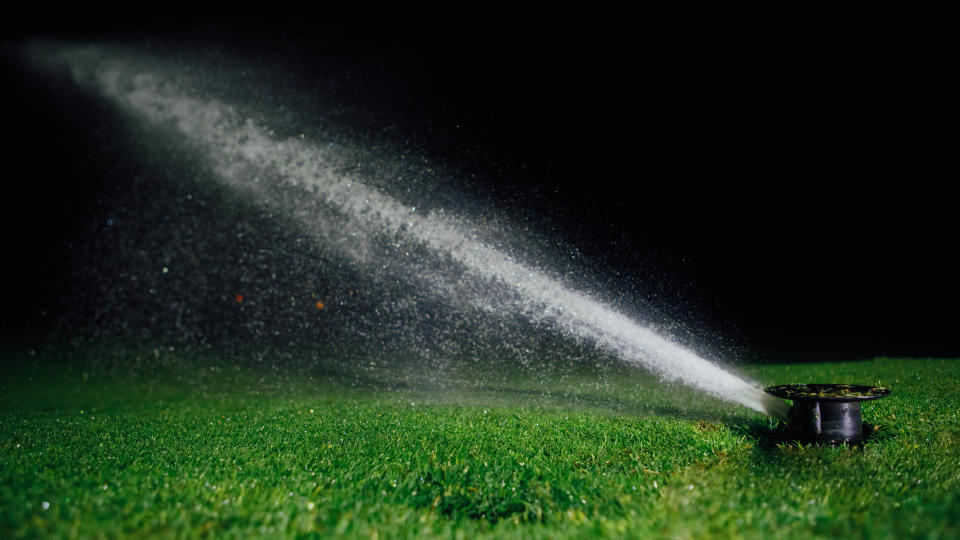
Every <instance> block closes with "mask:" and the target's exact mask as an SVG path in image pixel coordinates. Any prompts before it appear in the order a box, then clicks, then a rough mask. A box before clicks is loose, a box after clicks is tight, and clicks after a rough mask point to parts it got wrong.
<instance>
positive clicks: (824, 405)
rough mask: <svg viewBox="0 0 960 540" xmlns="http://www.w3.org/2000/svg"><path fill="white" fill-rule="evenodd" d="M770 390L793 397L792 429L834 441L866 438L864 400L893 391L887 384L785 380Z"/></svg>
mask: <svg viewBox="0 0 960 540" xmlns="http://www.w3.org/2000/svg"><path fill="white" fill-rule="evenodd" d="M766 392H767V393H768V394H771V395H774V396H777V397H780V398H784V399H789V400H792V401H793V406H792V407H791V408H790V410H789V411H788V412H787V416H788V417H789V420H790V427H789V428H788V429H789V430H790V431H791V432H792V433H793V434H795V435H796V436H797V438H799V439H802V440H806V441H809V442H826V443H833V444H840V443H846V444H856V443H858V442H860V441H862V440H863V421H862V419H861V415H860V403H861V402H862V401H867V400H871V399H880V398H882V397H886V396H888V395H890V390H888V389H887V388H880V387H877V386H861V385H851V384H781V385H778V386H770V387H768V388H766Z"/></svg>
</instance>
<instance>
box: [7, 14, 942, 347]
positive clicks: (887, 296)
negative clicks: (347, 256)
mask: <svg viewBox="0 0 960 540" xmlns="http://www.w3.org/2000/svg"><path fill="white" fill-rule="evenodd" d="M339 17H341V16H339V15H337V16H335V15H332V14H331V15H330V16H329V17H326V18H323V19H317V20H313V19H311V20H309V21H306V22H305V21H303V20H300V21H290V20H286V21H283V22H274V23H270V24H265V23H260V22H257V21H253V20H231V21H221V20H218V19H217V18H215V17H198V18H197V19H195V20H186V21H185V20H180V19H174V18H172V17H171V18H169V19H160V20H153V21H150V22H148V23H144V22H137V21H118V20H117V19H116V17H114V18H110V17H107V18H103V17H100V16H98V15H96V14H90V13H76V14H68V15H64V16H62V17H60V18H58V19H56V20H49V19H41V18H39V17H33V18H29V17H26V18H23V19H20V20H15V19H13V18H11V19H8V20H7V21H6V22H5V23H4V28H3V31H4V34H5V35H4V40H5V41H6V42H7V43H16V42H18V41H19V40H22V39H25V38H29V37H33V36H37V35H41V36H45V37H51V38H65V39H77V40H85V39H96V40H103V39H107V40H118V41H124V40H128V39H141V38H144V37H147V38H150V37H157V38H158V39H162V40H167V41H169V40H173V41H177V40H182V41H183V43H185V44H186V45H185V46H191V47H204V46H208V47H218V48H221V49H222V50H225V51H228V52H230V53H236V54H239V55H245V54H246V55H268V56H270V55H275V56H276V57H277V58H282V59H284V61H285V62H289V64H290V65H291V66H296V69H297V70H300V74H301V76H303V74H304V73H303V72H306V73H307V78H308V76H309V72H310V70H311V69H321V68H320V67H318V66H319V62H316V63H315V62H314V60H315V59H318V58H323V59H327V60H329V59H330V58H334V59H336V61H337V63H338V65H340V66H342V67H343V68H344V69H347V70H352V71H353V72H356V73H357V74H358V76H357V77H356V80H357V81H358V82H357V86H356V88H355V89H353V88H347V89H346V90H344V92H343V94H342V98H343V99H345V100H347V101H351V100H352V102H353V103H354V104H355V105H356V107H358V108H361V109H362V108H364V107H368V108H369V109H370V111H371V113H370V114H371V115H373V116H375V117H376V118H377V122H384V123H391V124H396V125H399V126H402V130H403V132H404V133H406V134H409V135H412V136H415V137H417V138H418V140H420V141H421V142H422V144H423V145H424V148H425V149H426V150H427V151H428V152H430V153H432V154H435V155H439V156H444V157H445V159H448V160H451V161H453V162H456V163H459V164H461V165H462V166H463V167H464V168H465V169H466V170H476V171H482V172H484V173H485V175H484V177H483V178H484V180H483V185H482V186H474V187H473V188H474V189H479V191H482V192H486V193H491V194H494V195H491V200H493V201H496V200H497V199H498V197H497V195H496V194H497V193H503V194H505V196H510V197H515V196H517V195H519V196H520V200H521V202H519V203H515V204H517V205H519V211H523V212H532V213H535V214H537V215H539V216H542V217H543V219H544V220H545V221H549V222H551V223H553V224H554V225H555V226H556V227H557V229H558V232H559V234H561V235H563V236H564V237H565V238H567V239H569V241H570V242H572V243H573V244H575V245H578V246H581V247H582V249H583V252H584V256H585V257H595V258H596V259H597V260H598V261H602V268H604V269H605V271H611V272H622V273H624V274H629V273H630V272H631V270H632V269H635V268H636V267H637V265H641V266H642V267H643V269H644V272H643V275H644V276H650V275H657V276H660V277H659V278H658V279H657V281H658V284H657V285H656V286H655V287H654V288H659V293H660V294H662V295H663V296H664V297H666V298H667V299H668V300H669V299H672V302H673V304H674V305H679V306H683V309H696V310H697V311H698V317H701V318H704V319H705V320H707V323H708V324H709V325H711V326H713V327H714V328H718V329H719V330H720V332H721V333H728V334H734V335H736V336H738V339H742V340H743V341H744V342H745V343H747V344H748V345H749V346H750V347H751V348H752V349H753V350H754V351H756V352H757V353H758V354H759V355H760V356H761V357H764V358H767V359H775V358H790V359H818V358H827V357H829V358H855V357H865V356H871V355H884V354H889V355H915V356H920V355H943V356H958V355H960V345H958V343H957V340H956V339H955V337H954V335H955V329H954V328H955V325H954V322H955V320H956V315H955V312H956V306H957V301H958V300H960V289H958V287H957V285H956V282H955V277H954V275H955V268H956V266H955V255H954V254H955V251H956V217H955V214H954V212H955V206H956V198H955V195H953V190H952V189H951V188H952V184H953V183H955V181H956V180H955V178H956V172H955V170H954V169H953V168H952V167H950V168H948V167H947V166H946V165H947V164H948V163H947V162H948V160H947V159H946V158H947V149H946V144H947V143H946V141H947V139H946V138H945V137H944V136H943V135H942V131H943V130H944V126H943V125H942V124H943V123H944V121H943V120H942V115H943V113H942V106H941V102H940V97H941V96H940V92H942V90H941V88H942V77H943V75H942V73H943V66H942V65H941V64H940V63H939V61H938V60H937V57H938V56H937V55H938V53H937V45H936V43H935V41H936V40H935V38H936V36H924V35H923V32H922V31H921V32H917V30H916V29H915V28H909V29H908V28H906V27H902V28H901V27H899V26H896V25H895V26H892V27H891V26H889V25H887V26H884V27H882V28H876V29H874V27H872V26H871V25H870V24H868V22H865V21H862V20H859V21H858V20H854V19H849V18H841V19H840V20H836V21H834V22H833V23H831V24H828V25H827V24H821V25H817V26H809V25H805V24H798V25H790V26H788V25H787V24H785V23H784V22H783V21H782V20H781V19H777V18H773V19H771V20H768V21H766V22H765V23H764V24H757V23H755V22H751V21H741V23H740V24H736V25H734V24H731V23H730V21H726V20H724V21H720V20H715V19H712V18H711V17H710V16H709V14H706V15H704V16H701V17H699V18H697V19H696V20H693V19H690V18H687V17H683V16H681V17H679V18H672V19H669V20H665V19H662V18H660V17H655V16H650V17H639V16H638V17H637V18H631V19H627V18H624V17H619V16H617V15H616V14H611V15H609V16H603V17H598V18H588V19H581V18H579V17H578V16H577V15H576V14H571V15H570V16H568V17H567V18H565V19H563V20H547V19H542V18H538V17H528V18H522V19H521V18H517V17H513V16H506V15H504V14H501V15H498V16H493V17H487V18H479V17H462V16H454V15H451V16H450V17H448V18H446V19H444V20H436V19H420V18H418V17H417V16H415V15H411V16H408V18H405V19H402V22H401V20H398V19H393V20H391V18H390V17H389V16H385V17H384V19H383V20H380V21H377V22H370V21H358V20H356V19H353V20H347V19H342V18H339ZM343 17H349V16H343ZM734 18H736V17H734ZM411 19H412V20H411ZM903 24H904V25H908V24H909V23H906V22H904V23H903ZM4 60H5V61H4V76H3V77H4V81H5V84H4V86H5V88H4V92H5V93H6V94H7V95H6V96H5V99H4V102H5V103H6V104H7V107H6V111H5V122H4V125H5V132H6V135H7V137H8V138H7V141H6V142H5V143H4V148H5V152H4V153H5V156H4V162H5V165H6V172H5V174H4V180H3V187H2V199H3V202H2V212H3V215H2V227H3V230H4V231H5V232H4V237H5V242H4V244H5V246H4V254H3V257H2V259H3V260H4V263H3V270H2V275H0V279H2V283H3V284H4V285H3V286H4V289H5V290H6V294H5V295H4V296H5V298H4V308H3V310H2V314H3V315H2V316H3V319H2V324H3V338H4V340H5V341H6V342H8V343H33V342H34V341H36V340H39V339H41V338H43V337H44V336H46V335H47V334H48V333H49V332H50V330H51V325H50V323H49V320H50V319H51V317H50V314H49V313H47V311H48V310H50V309H57V306H60V305H61V303H62V301H63V295H64V294H65V293H64V290H65V286H64V285H63V282H64V280H66V279H67V276H68V275H69V265H70V260H71V257H73V255H72V254H71V253H70V247H69V246H70V242H72V241H73V240H74V239H75V238H76V235H77V234H78V233H77V230H78V227H81V225H82V224H83V223H85V222H86V221H87V220H88V218H89V214H88V212H89V211H90V208H92V207H93V206H94V205H95V204H96V200H97V199H98V197H99V196H100V192H101V191H102V190H103V189H106V188H107V186H103V185H102V183H103V180H102V179H101V178H100V177H99V176H98V175H97V174H96V171H97V168H96V167H86V166H85V164H88V163H89V160H90V155H91V153H95V149H94V148H91V147H90V145H91V144H92V143H90V142H89V141H87V140H86V138H85V134H84V133H83V127H82V126H83V118H82V114H83V113H77V112H76V109H75V108H74V106H76V105H77V103H76V102H70V101H63V100H62V96H61V94H58V93H56V92H55V91H51V90H44V89H40V88H38V87H37V84H36V81H33V80H30V78H29V77H27V76H26V75H25V74H24V72H23V71H22V70H20V69H19V68H18V66H17V64H16V62H15V61H14V60H12V59H11V56H10V55H5V57H4ZM315 64H316V65H315ZM324 65H329V62H326V63H325V64H324ZM65 118H68V119H65ZM91 129H93V128H91ZM78 171H83V172H81V173H80V176H79V177H78ZM691 306H694V307H691ZM681 311H682V310H681ZM680 315H681V316H682V313H681V314H680Z"/></svg>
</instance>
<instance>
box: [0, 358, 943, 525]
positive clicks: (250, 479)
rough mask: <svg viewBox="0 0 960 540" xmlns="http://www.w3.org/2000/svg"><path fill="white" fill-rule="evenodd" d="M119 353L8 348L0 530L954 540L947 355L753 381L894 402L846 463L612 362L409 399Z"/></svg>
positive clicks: (364, 380) (389, 378) (379, 382)
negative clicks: (842, 388) (600, 370)
mask: <svg viewBox="0 0 960 540" xmlns="http://www.w3.org/2000/svg"><path fill="white" fill-rule="evenodd" d="M136 356H138V355H135V354H133V353H121V354H119V355H117V354H116V353H114V355H113V356H112V358H111V359H110V360H109V361H102V360H101V361H91V360H90V358H89V357H87V358H84V359H70V360H69V361H66V360H64V359H63V358H61V357H59V356H58V357H53V356H44V355H38V356H28V355H21V354H20V353H15V354H7V358H6V362H5V363H4V364H3V367H2V369H3V372H2V377H0V380H2V382H0V386H2V396H0V536H3V537H35V536H51V535H52V536H63V537H70V536H82V537H89V536H95V537H96V536H106V537H120V536H130V537H143V536H159V537H165V536H178V537H180V536H188V537H192V536H203V535H210V536H217V537H224V536H226V537H231V536H232V537H246V536H250V535H262V534H266V535H269V536H307V537H309V536H317V537H327V536H332V535H345V536H359V537H371V536H374V537H394V536H403V537H409V536H463V537H478V536H489V537H498V538H499V537H504V536H506V537H512V536H523V537H527V536H538V537H551V538H553V537H583V536H634V537H650V536H655V537H660V536H669V537H687V538H703V537H710V536H716V537H724V538H727V537H746V538H758V537H782V538H787V537H794V538H796V537H809V536H822V537H854V538H863V537H924V538H931V537H944V538H949V537H957V536H958V535H960V454H958V450H957V448H958V447H960V445H958V442H960V428H958V420H960V417H958V412H957V411H958V406H960V362H958V361H949V360H931V359H878V360H874V361H867V362H847V363H824V364H802V365H801V364H793V365H790V364H787V365H774V366H754V367H752V368H749V369H748V371H750V372H751V375H752V376H753V377H755V378H756V379H757V380H760V381H762V382H764V383H769V384H775V383H792V382H834V381H835V382H846V383H857V384H870V385H880V386H887V387H889V388H891V389H892V390H893V392H894V393H893V395H891V396H890V397H888V398H885V399H882V400H879V401H876V402H870V403H868V404H865V405H864V418H865V421H866V422H868V423H870V424H871V426H873V427H875V428H876V429H872V433H871V436H870V438H869V439H868V440H867V441H866V442H865V443H864V444H863V445H861V446H858V447H853V448H848V447H831V446H809V445H802V444H798V443H796V442H789V441H786V442H783V441H781V442H777V438H776V437H775V436H773V435H774V434H775V426H774V425H773V424H772V423H771V421H769V420H768V419H766V418H763V417H761V416H759V415H757V414H754V413H752V412H750V411H747V410H745V409H741V408H737V407H732V406H728V405H723V404H720V403H718V402H716V401H715V400H712V399H709V398H704V397H702V396H698V395H697V394H695V393H692V392H687V391H683V390H680V389H676V388H671V387H664V386H663V385H659V384H655V383H654V382H653V381H652V379H650V378H649V377H646V376H643V375H640V374H635V373H631V372H629V371H626V370H623V371H617V372H608V373H606V374H605V375H604V377H602V378H601V379H602V380H601V382H598V380H597V379H596V378H592V377H591V376H590V373H589V372H588V371H583V370H579V371H576V370H575V371H571V372H563V373H552V374H548V375H547V376H544V377H537V378H535V380H534V378H533V377H531V376H530V374H529V373H526V375H524V373H523V372H520V371H517V372H509V371H504V370H501V372H500V373H499V374H498V376H497V377H495V378H493V379H486V380H483V379H481V378H477V377H471V376H470V373H469V372H462V373H457V372H450V373H448V374H447V375H448V376H447V377H445V378H444V379H443V381H444V382H443V383H442V384H441V383H440V382H439V381H440V379H435V380H433V382H432V383H431V384H427V385H417V384H414V383H413V382H411V381H408V382H407V383H406V384H396V380H397V377H396V373H389V372H388V371H369V370H368V371H366V372H364V375H363V376H354V377H352V378H350V377H347V378H345V377H344V375H343V373H334V374H331V373H330V372H329V371H324V370H318V371H315V372H310V371H306V372H305V371H303V370H295V371H290V370H283V369H279V370H278V369H263V368H258V367H255V366H246V367H238V365H235V364H231V363H228V362H225V361H223V360H218V359H214V358H210V357H206V358H204V357H198V356H190V357H187V356H181V355H179V354H177V353H174V352H167V351H165V352H164V354H163V358H162V361H159V360H156V359H153V360H151V359H150V358H144V359H141V360H140V361H136ZM147 356H149V355H147ZM67 362H69V363H67Z"/></svg>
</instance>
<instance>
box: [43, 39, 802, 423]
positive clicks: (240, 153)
mask: <svg viewBox="0 0 960 540" xmlns="http://www.w3.org/2000/svg"><path fill="white" fill-rule="evenodd" d="M52 58H54V59H55V62H59V63H63V64H65V65H66V66H67V67H68V68H69V69H70V70H71V72H72V73H73V75H74V79H75V80H76V81H77V82H78V83H79V84H80V85H82V86H84V87H87V88H91V89H93V90H95V91H96V92H98V93H99V94H101V95H102V96H104V97H106V98H107V99H109V100H110V101H112V102H113V103H114V104H116V105H117V106H118V107H119V108H120V109H121V110H123V111H125V112H126V113H128V114H130V115H131V117H132V118H137V119H140V120H143V121H146V122H147V123H148V124H150V125H152V126H155V127H157V128H162V129H168V130H173V132H175V133H176V134H177V135H178V137H180V138H182V139H183V140H184V141H186V142H187V143H188V144H190V145H192V146H194V147H196V148H197V149H198V150H199V152H198V153H199V154H200V155H202V156H203V157H204V158H205V159H206V160H207V162H208V163H209V165H210V167H211V169H212V170H213V171H214V172H215V177H216V179H217V181H219V182H221V183H223V184H224V185H226V186H229V187H230V188H232V189H235V190H237V191H239V192H243V193H247V194H249V195H251V196H252V197H255V198H256V200H257V201H258V202H259V203H262V204H266V205H272V206H275V207H277V208H284V209H289V208H290V207H291V205H293V212H292V213H293V215H294V216H295V218H296V219H298V222H299V223H300V224H301V225H302V226H303V228H304V230H307V231H309V232H310V234H312V235H313V237H314V239H315V240H316V241H317V242H322V243H323V245H324V246H329V247H330V248H331V249H334V250H337V251H338V252H339V253H340V255H342V256H343V257H345V258H346V259H348V260H352V261H354V262H355V263H356V264H357V265H362V264H369V263H370V261H368V260H366V259H365V258H366V257H367V254H366V252H365V250H364V249H363V247H364V243H365V242H367V243H369V242H372V241H373V240H371V239H372V238H377V237H378V235H380V236H382V235H388V236H390V237H392V238H399V239H402V240H403V241H404V242H405V243H408V244H411V245H416V246H419V247H420V248H421V249H422V251H425V252H428V253H430V254H431V256H432V257H433V258H434V259H441V260H443V261H449V263H450V264H453V265H456V266H457V271H456V272H451V271H449V270H447V272H446V274H445V273H444V272H443V271H442V270H441V271H439V272H438V271H437V269H438V268H441V267H442V266H443V265H439V264H434V265H421V266H420V267H417V266H416V264H414V263H407V262H405V261H404V262H403V264H404V265H405V266H406V265H409V267H410V268H411V269H412V270H411V272H416V274H415V275H414V276H413V277H414V279H416V280H417V281H418V282H419V283H420V284H422V286H423V288H424V290H427V291H430V293H431V294H432V295H433V296H434V297H439V298H444V299H445V300H447V301H449V302H451V303H458V304H459V305H462V306H463V307H464V308H471V309H480V310H488V311H493V310H491V308H490V305H491V299H490V298H489V293H490V291H491V290H494V289H495V290H506V291H507V293H505V294H503V295H502V298H498V299H497V305H498V310H499V311H502V312H506V313H511V314H514V315H519V316H522V317H524V318H526V319H527V320H530V321H534V322H537V323H545V324H547V325H548V326H550V327H552V328H555V329H557V330H559V331H560V332H563V333H564V334H565V335H568V336H572V337H575V338H577V339H582V340H584V341H587V342H589V343H592V344H594V345H595V346H597V347H598V348H600V349H603V350H606V351H609V352H611V353H613V354H615V355H616V356H617V357H619V358H621V359H622V360H623V361H625V362H627V363H630V364H633V365H636V366H638V367H643V368H646V369H649V370H650V371H652V372H654V373H655V374H657V375H658V376H660V377H661V378H662V379H664V380H667V381H675V382H679V383H683V384H685V385H688V386H691V387H694V388H697V389H699V390H701V391H704V392H706V393H708V394H710V395H713V396H716V397H719V398H722V399H725V400H728V401H733V402H736V403H739V404H741V405H744V406H747V407H749V408H751V409H754V410H756V411H759V412H762V413H764V414H767V415H770V416H774V417H777V418H780V419H786V418H787V405H786V403H785V402H783V401H782V400H780V399H777V398H776V397H774V396H773V395H770V394H767V393H764V392H763V390H761V389H760V388H759V387H758V386H757V385H756V384H754V383H752V382H750V381H747V380H745V379H743V378H742V377H740V376H738V375H735V374H733V373H731V372H730V371H727V370H726V369H724V368H722V367H721V366H719V365H718V364H716V363H713V362H711V361H708V360H706V359H704V358H702V357H700V356H698V355H697V354H695V353H694V352H692V351H691V350H689V349H687V348H686V347H683V346H681V345H680V344H678V343H676V342H674V341H672V340H671V339H669V338H667V337H664V336H662V335H660V334H658V333H657V332H655V331H654V330H653V329H651V328H649V327H647V326H645V325H643V324H641V323H640V322H638V321H636V320H634V319H632V318H630V317H629V316H627V315H625V314H623V313H622V312H620V311H618V310H617V309H615V308H614V307H612V306H610V305H606V304H604V303H602V302H600V301H598V300H596V299H594V298H592V297H591V296H589V295H588V294H586V293H584V292H582V291H579V290H576V289H575V288H573V287H572V286H571V285H570V284H567V283H564V282H563V281H562V280H560V279H558V278H556V277H551V276H550V275H549V274H547V273H545V272H544V271H542V270H540V269H539V268H537V267H536V266H535V265H529V264H525V263H524V262H521V261H519V260H517V259H515V258H514V257H511V256H510V255H509V254H508V253H507V252H505V251H503V250H501V249H498V248H497V247H496V246H493V245H490V243H488V242H484V241H483V240H482V238H478V237H477V235H475V234H473V233H472V232H471V231H473V230H474V229H475V227H474V226H473V225H472V224H470V223H465V222H463V221H462V220H459V219H457V218H455V217H453V216H451V215H450V214H449V213H444V212H441V211H434V212H424V211H417V209H416V208H410V207H409V206H408V205H405V204H402V203H401V202H400V201H399V200H398V199H396V198H393V197H391V196H389V195H388V194H386V193H384V192H382V191H381V190H378V189H375V188H374V187H372V186H370V185H369V184H368V182H365V179H364V178H363V177H362V176H360V175H357V174H351V173H349V172H344V171H343V170H342V168H340V167H338V166H337V156H336V155H335V154H334V153H333V151H332V150H331V149H329V148H327V147H326V146H327V145H322V144H316V143H312V142H311V141H310V139H309V138H304V136H303V135H300V136H299V137H297V136H294V137H287V138H281V137H279V136H275V135H274V133H273V131H271V130H270V129H268V128H266V127H265V126H263V125H261V124H258V123H257V122H255V121H254V120H252V119H251V118H249V117H247V116H246V115H244V114H241V110H242V108H241V105H243V104H238V105H231V104H228V103H225V102H224V101H222V100H220V99H216V98H213V97H204V96H203V95H202V94H200V93H197V92H196V91H194V90H192V89H191V91H185V90H184V89H183V88H181V86H180V84H182V81H184V80H185V79H186V77H185V76H184V74H183V73H181V72H178V71H176V69H174V70H169V69H165V68H164V67H162V66H160V65H152V64H151V63H150V61H149V59H148V58H141V57H139V56H136V55H130V54H129V53H128V52H124V51H116V50H112V49H105V48H99V47H84V48H69V47H68V48H63V49H59V50H56V51H54V53H53V54H52ZM177 69H179V68H177ZM291 190H294V191H295V192H296V193H297V196H296V197H293V198H291V197H289V196H288V194H289V192H290V191H291ZM296 205H302V208H301V207H300V206H296ZM318 205H322V206H323V207H324V208H328V209H330V210H331V211H332V212H331V214H330V215H333V214H335V215H337V216H339V217H338V218H337V219H339V220H340V221H338V222H337V223H336V224H334V225H331V224H330V223H327V222H324V221H323V220H317V219H314V218H315V217H316V210H315V208H316V207H317V206H318ZM311 208H313V210H311ZM311 212H313V213H311ZM347 231H349V234H348V233H347ZM444 264H445V265H447V266H449V264H448V263H446V262H445V263H444ZM447 274H449V275H447Z"/></svg>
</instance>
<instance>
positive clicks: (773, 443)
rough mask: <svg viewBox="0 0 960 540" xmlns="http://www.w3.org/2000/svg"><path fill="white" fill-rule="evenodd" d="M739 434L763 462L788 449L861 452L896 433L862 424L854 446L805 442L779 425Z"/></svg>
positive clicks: (888, 429)
mask: <svg viewBox="0 0 960 540" xmlns="http://www.w3.org/2000/svg"><path fill="white" fill-rule="evenodd" d="M737 431H739V432H740V433H743V434H744V435H747V436H748V437H750V438H751V439H753V440H754V441H755V442H756V444H755V445H754V454H755V456H756V457H758V458H760V459H761V460H763V461H769V460H770V459H771V458H775V457H778V456H780V455H782V452H783V451H784V450H786V449H790V448H799V447H810V446H826V447H844V446H845V447H847V448H849V449H851V450H862V449H863V448H864V447H866V446H869V445H874V444H882V443H885V442H887V441H891V440H893V439H896V438H897V436H898V433H897V431H896V430H893V429H891V428H889V427H881V426H879V425H876V424H870V423H867V422H864V423H863V439H862V440H861V441H859V442H857V443H854V444H845V443H830V442H811V441H808V440H806V438H805V437H804V436H803V433H802V431H800V430H798V429H795V428H791V427H788V426H786V425H785V424H782V423H781V424H779V425H778V426H777V427H776V428H773V429H771V428H769V427H766V426H762V425H752V426H750V427H747V428H742V427H741V429H738V430H737Z"/></svg>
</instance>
